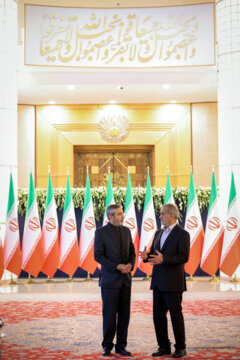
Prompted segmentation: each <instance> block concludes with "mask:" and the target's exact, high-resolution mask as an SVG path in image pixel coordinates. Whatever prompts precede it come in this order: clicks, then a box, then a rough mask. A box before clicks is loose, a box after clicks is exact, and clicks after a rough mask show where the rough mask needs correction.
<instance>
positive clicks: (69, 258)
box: [59, 174, 79, 276]
mask: <svg viewBox="0 0 240 360" xmlns="http://www.w3.org/2000/svg"><path fill="white" fill-rule="evenodd" d="M78 265H79V253H78V241H77V225H76V217H75V211H74V207H73V201H72V193H71V186H70V179H69V175H68V174H67V187H66V194H65V202H64V209H63V218H62V226H61V236H60V263H59V269H60V270H62V271H63V272H65V273H66V274H68V275H69V276H73V274H74V273H75V271H76V270H77V268H78Z"/></svg>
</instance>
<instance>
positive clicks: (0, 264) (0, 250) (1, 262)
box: [0, 226, 4, 280]
mask: <svg viewBox="0 0 240 360" xmlns="http://www.w3.org/2000/svg"><path fill="white" fill-rule="evenodd" d="M3 272H4V258H3V246H2V231H1V226H0V280H1V278H2V276H3Z"/></svg>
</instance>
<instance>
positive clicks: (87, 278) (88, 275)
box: [84, 272, 93, 281]
mask: <svg viewBox="0 0 240 360" xmlns="http://www.w3.org/2000/svg"><path fill="white" fill-rule="evenodd" d="M84 281H93V279H92V278H91V276H90V273H89V272H88V273H87V277H86V279H84Z"/></svg>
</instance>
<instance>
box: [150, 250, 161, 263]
mask: <svg viewBox="0 0 240 360" xmlns="http://www.w3.org/2000/svg"><path fill="white" fill-rule="evenodd" d="M156 253H157V255H150V259H149V260H148V262H150V264H151V265H159V264H162V262H163V256H162V253H160V252H159V251H158V250H156Z"/></svg>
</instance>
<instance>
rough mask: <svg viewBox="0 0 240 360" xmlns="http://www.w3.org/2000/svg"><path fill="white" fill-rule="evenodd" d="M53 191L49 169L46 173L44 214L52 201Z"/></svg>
mask: <svg viewBox="0 0 240 360" xmlns="http://www.w3.org/2000/svg"><path fill="white" fill-rule="evenodd" d="M53 198H54V193H53V185H52V178H51V174H50V171H49V174H48V188H47V198H46V207H45V214H46V213H47V212H48V209H49V207H50V205H51V203H52V201H53Z"/></svg>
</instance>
